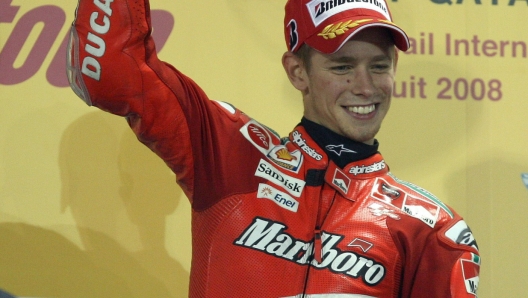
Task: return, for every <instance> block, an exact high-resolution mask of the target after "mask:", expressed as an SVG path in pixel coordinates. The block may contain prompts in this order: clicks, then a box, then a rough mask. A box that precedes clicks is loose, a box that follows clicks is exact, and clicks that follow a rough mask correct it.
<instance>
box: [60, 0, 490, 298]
mask: <svg viewBox="0 0 528 298" xmlns="http://www.w3.org/2000/svg"><path fill="white" fill-rule="evenodd" d="M148 6H149V5H148V1H147V0H136V1H131V0H115V1H107V2H100V1H99V0H95V1H94V0H81V1H80V3H79V7H78V10H77V17H76V20H75V22H74V25H73V28H72V39H71V43H70V57H69V63H70V66H69V77H70V82H71V86H72V88H73V89H74V91H75V92H76V93H77V94H78V95H79V96H80V97H81V98H82V99H83V100H84V101H85V102H87V103H88V104H89V105H94V106H97V107H99V108H101V109H103V110H106V111H110V112H112V113H114V114H118V115H121V116H125V117H126V118H127V121H128V123H129V124H130V126H131V127H132V129H133V130H134V132H135V133H136V134H137V136H138V138H139V140H140V141H142V142H143V143H144V144H146V145H147V146H149V147H150V148H151V149H152V150H153V151H154V152H156V153H157V154H158V155H159V156H160V157H161V158H162V159H163V160H164V161H165V162H166V163H167V164H168V165H169V167H170V168H171V169H172V170H173V171H174V172H175V173H176V176H177V181H178V183H179V185H181V187H182V189H183V190H184V191H185V193H186V195H187V197H188V198H189V200H190V202H191V204H192V212H193V214H192V221H193V222H192V233H193V259H192V268H191V278H190V280H191V284H190V292H189V295H190V296H191V297H475V295H476V288H477V286H478V270H479V265H480V258H479V256H478V248H477V245H476V243H475V241H474V239H473V236H472V234H471V231H470V230H469V228H468V226H467V225H466V224H465V222H464V221H463V220H462V218H461V217H460V216H459V215H457V214H456V213H455V212H454V211H453V210H451V209H450V208H449V207H447V206H445V205H444V204H443V203H441V202H440V201H438V200H437V199H436V198H435V197H434V196H433V195H431V194H430V193H428V192H427V191H425V190H423V189H421V188H419V187H417V186H415V185H413V184H410V183H407V182H404V181H401V180H399V179H397V178H396V177H394V176H393V175H392V174H391V173H390V172H389V170H388V166H387V165H386V163H385V161H384V160H383V158H382V156H381V154H380V153H379V152H378V143H377V141H376V140H375V138H374V137H375V135H376V133H377V132H378V130H379V128H380V125H381V122H382V120H383V118H384V116H385V114H386V113H387V111H388V109H389V105H390V99H391V93H392V88H393V84H394V73H395V69H396V62H397V53H396V49H395V46H396V47H397V48H399V49H400V50H406V49H407V48H408V47H409V44H408V38H407V36H406V35H405V33H404V32H403V31H402V30H401V29H400V28H399V27H397V26H396V25H395V24H394V23H392V21H391V16H390V12H389V8H388V7H387V4H386V3H385V1H384V0H370V1H368V0H362V1H358V0H356V1H352V0H348V1H345V0H340V1H337V0H334V1H321V0H312V1H310V0H289V1H288V2H287V4H286V17H285V37H286V41H287V43H288V52H286V53H285V54H284V56H283V59H282V63H283V65H284V68H285V70H286V74H287V76H288V78H289V79H290V81H291V83H292V84H293V86H294V87H295V88H297V89H298V90H300V92H301V94H302V97H303V104H304V117H303V119H302V120H301V123H300V124H299V125H298V126H297V127H295V129H294V130H293V131H292V132H291V133H290V135H289V136H288V137H286V138H283V139H281V138H279V136H277V135H276V134H275V133H274V132H273V131H272V130H270V129H268V128H266V127H265V126H263V125H261V124H260V123H258V122H256V121H255V120H253V119H252V118H250V117H248V116H247V115H245V114H243V113H242V112H240V111H239V110H237V109H236V108H234V107H232V106H230V105H228V104H225V103H221V102H216V101H210V100H209V99H208V98H207V96H206V95H205V93H204V92H203V91H202V90H201V89H200V88H199V87H198V86H197V85H196V84H195V83H194V82H193V81H192V80H190V79H189V78H187V77H186V76H184V75H183V74H181V73H180V72H179V71H178V70H176V69H175V68H173V67H171V66H170V65H168V64H165V63H162V62H161V61H159V60H158V58H157V56H156V53H155V50H154V44H153V41H152V38H150V30H151V28H150V19H149V18H150V15H149V8H148Z"/></svg>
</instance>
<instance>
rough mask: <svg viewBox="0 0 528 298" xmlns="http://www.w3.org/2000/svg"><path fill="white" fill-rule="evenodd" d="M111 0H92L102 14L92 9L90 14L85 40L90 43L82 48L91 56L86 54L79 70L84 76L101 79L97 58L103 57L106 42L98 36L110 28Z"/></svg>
mask: <svg viewBox="0 0 528 298" xmlns="http://www.w3.org/2000/svg"><path fill="white" fill-rule="evenodd" d="M112 2H113V0H108V1H105V2H104V3H103V2H101V1H100V0H94V4H95V6H97V7H98V8H99V9H100V10H101V11H102V12H103V13H104V15H102V16H101V15H100V14H99V12H97V11H94V12H92V14H91V15H90V29H92V31H93V33H92V32H88V36H87V40H88V41H89V42H90V43H91V44H90V43H86V45H85V47H84V49H85V50H86V52H87V53H88V54H89V55H91V56H86V57H84V59H83V62H82V68H81V72H82V73H83V74H85V75H86V76H88V77H90V78H92V79H94V80H96V81H99V80H100V79H101V64H100V63H99V61H98V60H97V58H101V57H103V55H104V54H105V51H106V42H105V40H104V39H103V38H102V37H101V36H100V35H104V34H106V33H108V31H109V30H110V19H109V18H108V17H109V16H112V8H111V7H110V5H111V3H112Z"/></svg>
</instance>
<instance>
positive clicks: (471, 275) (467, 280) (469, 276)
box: [460, 255, 480, 296]
mask: <svg viewBox="0 0 528 298" xmlns="http://www.w3.org/2000/svg"><path fill="white" fill-rule="evenodd" d="M474 256H476V255H474ZM476 257H477V259H478V260H480V259H479V258H478V256H476ZM460 263H461V267H462V275H463V276H464V284H465V285H466V291H467V292H468V293H470V294H473V295H475V296H476V295H477V289H478V285H479V279H480V278H479V270H480V262H475V258H473V260H465V259H461V260H460Z"/></svg>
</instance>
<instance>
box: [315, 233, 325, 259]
mask: <svg viewBox="0 0 528 298" xmlns="http://www.w3.org/2000/svg"><path fill="white" fill-rule="evenodd" d="M322 257H323V242H322V241H321V229H320V228H319V227H317V228H315V237H314V259H315V260H316V261H317V263H319V264H321V263H322V262H323V260H322Z"/></svg>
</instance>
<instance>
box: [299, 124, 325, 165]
mask: <svg viewBox="0 0 528 298" xmlns="http://www.w3.org/2000/svg"><path fill="white" fill-rule="evenodd" d="M292 136H293V142H294V143H295V144H297V146H299V147H300V148H301V150H302V151H304V152H305V153H306V154H308V155H309V156H310V157H312V158H313V159H315V160H322V159H323V156H322V155H321V154H319V153H318V152H317V151H316V150H315V149H313V148H312V147H310V146H308V144H306V140H305V139H303V137H302V134H301V133H300V132H298V131H294V132H293V133H292Z"/></svg>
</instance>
